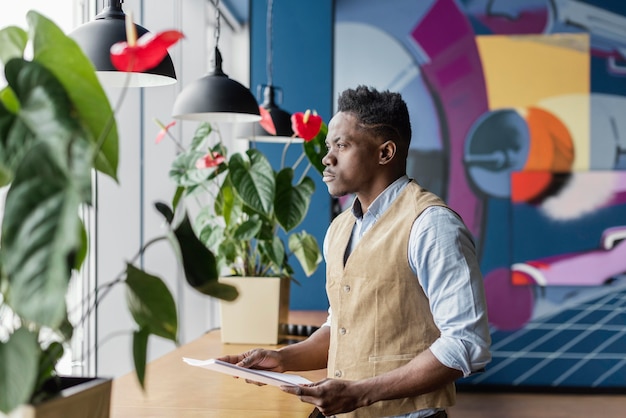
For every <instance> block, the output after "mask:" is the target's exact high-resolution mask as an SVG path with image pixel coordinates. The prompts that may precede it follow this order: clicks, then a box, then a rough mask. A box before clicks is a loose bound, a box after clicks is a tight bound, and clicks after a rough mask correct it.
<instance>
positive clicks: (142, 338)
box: [133, 328, 150, 390]
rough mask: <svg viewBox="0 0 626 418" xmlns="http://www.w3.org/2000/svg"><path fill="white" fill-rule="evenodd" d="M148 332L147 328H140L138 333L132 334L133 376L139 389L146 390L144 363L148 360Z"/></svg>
mask: <svg viewBox="0 0 626 418" xmlns="http://www.w3.org/2000/svg"><path fill="white" fill-rule="evenodd" d="M149 337H150V331H148V329H147V328H141V329H139V331H135V332H133V362H134V363H135V375H136V376H137V380H138V381H139V385H140V386H141V389H144V390H145V389H146V387H145V378H146V362H147V358H148V338H149Z"/></svg>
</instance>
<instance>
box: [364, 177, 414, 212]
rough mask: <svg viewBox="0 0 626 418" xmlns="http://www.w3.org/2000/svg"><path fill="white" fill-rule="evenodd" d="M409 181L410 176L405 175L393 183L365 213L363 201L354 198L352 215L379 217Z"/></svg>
mask: <svg viewBox="0 0 626 418" xmlns="http://www.w3.org/2000/svg"><path fill="white" fill-rule="evenodd" d="M408 183H409V177H408V176H406V175H404V176H402V177H400V178H399V179H397V180H396V181H394V182H393V183H391V184H390V185H389V186H387V188H386V189H385V190H383V192H382V193H381V194H379V195H378V196H377V197H376V199H374V201H373V202H372V204H371V205H370V207H369V208H368V210H367V213H366V214H364V213H363V209H362V207H361V202H360V201H359V199H358V198H356V199H354V202H353V203H352V215H354V217H355V218H357V219H363V216H364V215H368V214H369V215H371V216H373V217H374V219H378V217H380V215H382V214H383V213H384V212H385V211H386V210H387V209H388V208H389V206H391V204H392V203H393V201H394V200H396V197H398V195H399V194H400V192H401V191H402V189H404V187H405V186H406V185H407V184H408Z"/></svg>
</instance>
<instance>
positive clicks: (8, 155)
mask: <svg viewBox="0 0 626 418" xmlns="http://www.w3.org/2000/svg"><path fill="white" fill-rule="evenodd" d="M27 21H28V25H29V31H28V33H27V32H26V31H25V30H23V29H21V28H18V27H15V26H10V27H7V28H4V29H2V30H0V60H1V61H2V63H3V64H4V70H5V77H6V82H7V86H6V87H4V88H3V89H2V91H0V186H6V187H7V188H8V192H7V194H6V203H5V211H4V214H3V215H2V231H1V237H0V411H2V412H7V413H8V412H9V411H11V410H13V409H14V408H16V407H17V406H19V405H21V404H25V403H37V402H41V401H42V400H44V399H45V398H46V396H47V395H48V394H47V393H46V391H45V390H44V386H47V384H46V383H50V382H51V381H52V382H54V381H55V380H58V378H59V377H58V376H57V373H56V371H55V366H56V364H57V363H58V361H59V359H60V358H61V357H62V355H63V346H64V344H66V343H68V342H69V341H70V340H71V338H72V333H73V329H74V327H75V326H77V325H78V324H76V323H71V322H70V316H71V315H70V312H69V310H68V307H67V305H66V294H67V291H68V284H69V282H70V280H71V279H72V277H73V276H74V273H75V272H76V271H78V270H79V269H80V267H81V265H82V262H83V260H84V258H85V254H86V253H87V248H86V247H87V238H86V237H87V232H86V230H85V227H84V225H83V223H82V221H81V219H80V217H79V209H80V208H82V207H84V206H89V205H91V204H92V202H91V196H92V189H91V176H92V171H93V170H94V169H95V170H97V171H99V172H101V173H103V174H105V175H108V176H110V177H111V178H113V179H115V180H117V164H118V136H117V128H116V123H115V115H114V110H113V109H112V108H111V105H110V103H109V101H108V99H107V97H106V94H105V92H104V90H103V89H102V86H101V85H100V83H99V81H98V79H97V78H96V74H95V71H94V68H93V66H92V64H91V63H90V62H89V61H88V59H87V58H86V57H85V55H84V54H83V53H82V51H81V50H80V49H79V47H78V46H77V45H76V43H75V42H74V41H73V40H71V39H70V38H68V37H67V36H66V35H65V34H64V33H63V32H62V31H61V30H60V29H59V28H58V27H57V26H56V25H55V24H54V23H52V22H51V21H50V20H48V19H46V18H45V17H43V16H41V15H40V14H38V13H36V12H33V11H31V12H29V13H28V14H27ZM170 35H172V34H171V33H170V34H169V35H168V36H170ZM174 35H175V36H174V38H177V39H176V40H178V39H180V37H181V36H182V35H180V36H179V35H176V34H174ZM156 39H157V40H159V41H158V42H145V43H144V42H143V41H142V42H139V41H137V44H138V45H140V46H141V49H137V48H130V49H127V50H126V51H127V52H126V53H127V54H128V55H129V56H130V57H131V59H130V60H128V61H126V64H128V63H129V62H130V63H133V64H132V65H130V67H128V68H125V70H128V69H130V68H137V67H134V65H135V64H141V61H143V60H144V59H148V58H146V57H151V58H150V59H153V58H154V54H162V53H163V50H164V46H163V45H164V43H163V42H161V41H162V40H163V37H158V36H157V38H156ZM172 39H173V38H168V40H167V42H170V41H171V40H172ZM29 41H30V42H31V43H32V59H31V60H28V59H25V56H26V55H28V54H25V51H26V46H27V44H28V42H29ZM167 42H166V43H167ZM171 44H172V43H171V42H170V43H169V45H171ZM150 45H152V47H151V46H150ZM169 45H168V46H169ZM151 48H153V50H152V49H151ZM166 48H167V47H165V50H166ZM123 50H124V49H123V48H122V51H123ZM121 54H122V55H124V52H122V53H121ZM157 62H158V61H157ZM68 63H71V65H68ZM157 210H158V211H159V212H160V213H161V214H162V215H163V216H164V218H165V219H166V220H167V223H168V225H169V227H170V229H169V232H168V233H167V234H166V235H165V236H163V237H159V238H157V239H155V240H153V241H151V242H149V243H148V244H146V246H144V248H141V249H139V251H138V255H139V254H141V253H143V252H144V251H145V250H146V249H147V248H148V247H149V246H150V245H152V244H153V243H154V242H157V241H159V240H162V239H169V240H170V242H171V243H172V248H173V251H174V253H175V254H177V255H179V256H180V262H181V264H182V265H183V268H184V272H185V278H186V280H187V282H188V283H189V284H190V285H191V286H193V287H194V288H195V289H196V290H198V291H200V292H202V293H204V294H207V295H210V296H214V297H217V298H222V299H227V300H233V299H234V298H236V296H237V292H236V290H235V289H234V288H232V287H230V286H225V285H223V284H220V283H218V281H217V278H218V274H217V263H216V260H215V257H214V256H213V254H212V253H211V252H210V251H209V250H208V249H207V248H206V246H204V245H203V244H202V243H201V242H200V241H199V240H198V238H197V237H196V235H195V234H194V231H193V229H192V227H191V223H190V221H189V219H188V217H187V216H186V214H185V213H184V212H182V211H181V212H179V213H178V214H177V216H174V214H173V211H172V209H170V208H169V207H168V206H167V205H165V204H157ZM134 262H135V260H131V261H130V262H128V264H127V267H126V269H125V270H124V271H122V272H120V274H119V276H118V277H116V278H112V281H111V282H110V283H107V284H105V285H103V286H102V287H101V288H100V289H98V298H97V299H90V300H89V301H87V302H86V303H87V304H88V306H87V307H86V313H85V315H84V316H83V317H82V318H81V320H80V321H82V320H84V319H85V318H86V317H87V316H88V315H89V313H91V312H92V311H93V310H94V309H95V308H96V307H97V304H98V303H99V302H100V300H101V298H102V296H103V295H104V294H106V292H107V290H108V289H110V288H111V287H112V286H114V285H117V284H122V285H124V286H125V287H126V290H127V301H128V309H129V311H130V313H131V314H132V317H133V319H134V321H135V323H136V326H137V327H136V329H135V330H134V332H133V356H134V363H135V370H136V374H137V377H138V379H139V382H140V384H141V385H142V386H143V382H144V377H145V370H146V367H145V366H146V354H147V346H148V339H149V337H150V336H151V335H155V336H159V337H163V338H166V339H169V340H171V341H174V342H176V341H177V334H178V319H177V315H176V305H175V301H174V298H173V297H172V295H171V293H170V291H169V290H168V288H167V286H166V285H165V283H164V281H163V280H162V279H161V278H159V277H157V276H154V275H150V274H148V273H146V272H145V271H143V270H142V269H140V268H139V267H137V266H135V265H134V264H133V263H134ZM80 321H79V322H80ZM45 335H51V336H52V338H50V337H45Z"/></svg>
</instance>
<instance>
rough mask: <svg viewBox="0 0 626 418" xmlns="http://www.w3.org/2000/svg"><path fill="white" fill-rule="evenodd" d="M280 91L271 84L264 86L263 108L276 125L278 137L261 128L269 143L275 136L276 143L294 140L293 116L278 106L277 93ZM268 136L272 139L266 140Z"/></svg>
mask: <svg viewBox="0 0 626 418" xmlns="http://www.w3.org/2000/svg"><path fill="white" fill-rule="evenodd" d="M278 91H280V92H281V93H282V90H280V88H279V87H274V86H273V85H271V84H267V85H265V86H263V103H262V104H261V107H263V108H264V109H265V110H267V112H268V113H269V115H270V117H271V118H272V122H273V123H274V128H275V129H276V135H272V134H270V133H268V132H267V131H265V129H263V128H262V127H261V128H260V129H261V130H262V131H263V133H262V134H261V135H262V136H263V137H264V138H263V139H265V140H267V141H271V137H272V136H274V137H275V140H276V141H281V139H282V140H285V139H287V140H291V139H293V138H292V136H293V130H292V129H291V114H290V113H289V112H287V111H285V110H283V109H281V108H280V107H278V105H277V104H276V92H278ZM266 136H270V138H266Z"/></svg>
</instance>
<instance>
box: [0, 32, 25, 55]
mask: <svg viewBox="0 0 626 418" xmlns="http://www.w3.org/2000/svg"><path fill="white" fill-rule="evenodd" d="M27 43H28V34H27V33H26V31H25V30H24V29H22V28H18V27H17V26H7V27H6V28H3V29H2V30H0V62H2V64H4V65H6V63H7V62H9V60H11V59H12V58H20V57H23V56H24V49H26V44H27Z"/></svg>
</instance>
